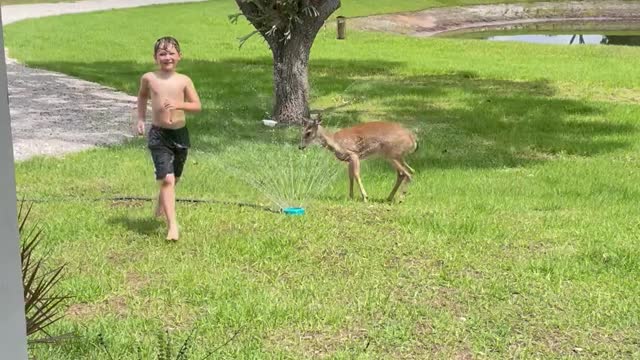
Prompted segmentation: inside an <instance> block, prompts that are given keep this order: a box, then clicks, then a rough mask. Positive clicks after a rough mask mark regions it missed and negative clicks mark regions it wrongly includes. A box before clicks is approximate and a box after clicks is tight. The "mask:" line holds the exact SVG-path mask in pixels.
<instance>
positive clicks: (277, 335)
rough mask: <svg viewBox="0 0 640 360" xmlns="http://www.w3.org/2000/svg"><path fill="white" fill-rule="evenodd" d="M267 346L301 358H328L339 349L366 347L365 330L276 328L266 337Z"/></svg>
mask: <svg viewBox="0 0 640 360" xmlns="http://www.w3.org/2000/svg"><path fill="white" fill-rule="evenodd" d="M266 341H267V346H268V347H269V348H275V349H280V350H285V351H286V352H287V353H289V354H295V355H298V356H300V357H301V358H303V359H325V358H330V357H331V356H332V355H333V354H335V352H336V351H338V350H340V349H364V348H365V347H367V342H368V337H367V330H366V329H362V328H355V329H340V330H317V331H299V332H297V331H291V330H290V329H280V330H276V331H275V332H274V333H273V334H271V336H269V337H268V338H267V340H266Z"/></svg>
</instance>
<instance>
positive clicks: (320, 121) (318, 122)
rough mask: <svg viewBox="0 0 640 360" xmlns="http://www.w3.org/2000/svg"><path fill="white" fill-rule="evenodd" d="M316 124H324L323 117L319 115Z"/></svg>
mask: <svg viewBox="0 0 640 360" xmlns="http://www.w3.org/2000/svg"><path fill="white" fill-rule="evenodd" d="M316 124H318V125H320V124H322V115H321V114H318V116H317V117H316Z"/></svg>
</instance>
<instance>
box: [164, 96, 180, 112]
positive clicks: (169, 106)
mask: <svg viewBox="0 0 640 360" xmlns="http://www.w3.org/2000/svg"><path fill="white" fill-rule="evenodd" d="M162 106H163V107H164V109H165V110H167V111H171V110H176V109H177V106H176V103H175V101H173V100H171V99H164V102H163V103H162Z"/></svg>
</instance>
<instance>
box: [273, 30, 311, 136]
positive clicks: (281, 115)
mask: <svg viewBox="0 0 640 360" xmlns="http://www.w3.org/2000/svg"><path fill="white" fill-rule="evenodd" d="M311 45H312V44H311V42H310V41H309V40H308V39H305V38H303V37H300V36H297V34H292V38H291V39H290V40H289V41H287V42H286V43H284V42H282V41H279V42H276V43H275V44H273V45H272V47H271V52H272V53H273V88H274V89H273V90H274V95H275V97H274V105H273V117H274V119H275V120H277V121H278V122H280V123H287V124H292V123H301V122H302V121H303V120H304V119H308V118H309V101H308V99H309V77H308V65H309V53H310V50H311Z"/></svg>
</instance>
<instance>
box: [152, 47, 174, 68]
mask: <svg viewBox="0 0 640 360" xmlns="http://www.w3.org/2000/svg"><path fill="white" fill-rule="evenodd" d="M155 59H156V64H158V66H159V67H160V70H162V71H175V70H176V66H178V62H179V61H180V53H179V52H178V51H177V50H176V48H175V47H173V45H167V46H164V47H161V48H160V49H158V52H157V53H156V55H155Z"/></svg>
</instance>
